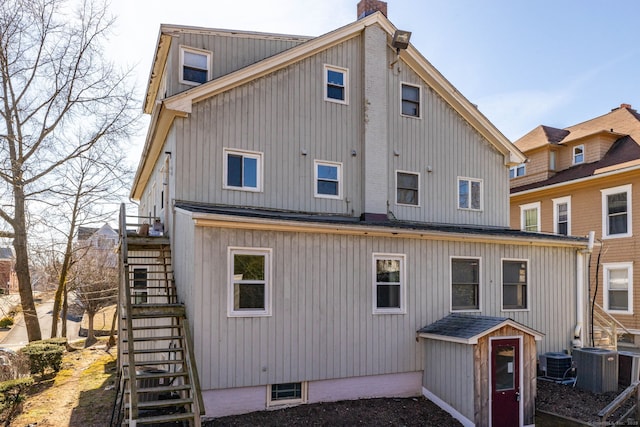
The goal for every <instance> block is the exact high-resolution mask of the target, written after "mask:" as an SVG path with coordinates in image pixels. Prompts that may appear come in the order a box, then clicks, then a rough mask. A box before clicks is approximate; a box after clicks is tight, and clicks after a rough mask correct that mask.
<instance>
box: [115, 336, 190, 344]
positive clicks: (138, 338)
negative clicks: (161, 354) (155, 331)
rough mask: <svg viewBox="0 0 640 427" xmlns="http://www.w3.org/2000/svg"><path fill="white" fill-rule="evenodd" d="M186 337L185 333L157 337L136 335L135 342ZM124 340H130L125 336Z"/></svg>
mask: <svg viewBox="0 0 640 427" xmlns="http://www.w3.org/2000/svg"><path fill="white" fill-rule="evenodd" d="M182 339H184V336H183V335H158V336H155V337H134V338H133V341H134V342H142V341H166V340H182ZM122 342H129V339H128V338H123V339H122Z"/></svg>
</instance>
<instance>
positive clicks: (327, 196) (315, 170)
mask: <svg viewBox="0 0 640 427" xmlns="http://www.w3.org/2000/svg"><path fill="white" fill-rule="evenodd" d="M321 165H322V166H333V167H337V168H338V194H337V195H333V194H320V193H318V166H321ZM313 177H314V179H313V184H314V186H313V196H314V197H317V198H319V199H338V200H341V199H342V163H340V162H329V161H326V160H314V161H313Z"/></svg>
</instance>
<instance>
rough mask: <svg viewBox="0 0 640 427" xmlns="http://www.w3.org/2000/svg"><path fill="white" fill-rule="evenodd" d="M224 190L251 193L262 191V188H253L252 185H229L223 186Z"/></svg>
mask: <svg viewBox="0 0 640 427" xmlns="http://www.w3.org/2000/svg"><path fill="white" fill-rule="evenodd" d="M222 189H223V190H232V191H247V192H249V193H262V189H261V188H251V187H230V186H228V185H223V186H222Z"/></svg>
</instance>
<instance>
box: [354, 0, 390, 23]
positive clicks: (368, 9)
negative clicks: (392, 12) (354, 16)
mask: <svg viewBox="0 0 640 427" xmlns="http://www.w3.org/2000/svg"><path fill="white" fill-rule="evenodd" d="M376 12H382V14H383V15H384V16H387V2H386V1H379V0H360V2H359V3H358V19H362V18H364V17H365V16H368V15H371V14H372V13H376Z"/></svg>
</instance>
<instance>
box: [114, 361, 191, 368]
mask: <svg viewBox="0 0 640 427" xmlns="http://www.w3.org/2000/svg"><path fill="white" fill-rule="evenodd" d="M183 363H185V361H184V360H182V359H174V360H136V361H135V366H155V365H182V364H183ZM122 366H123V367H125V368H128V367H129V361H124V362H123V363H122Z"/></svg>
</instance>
